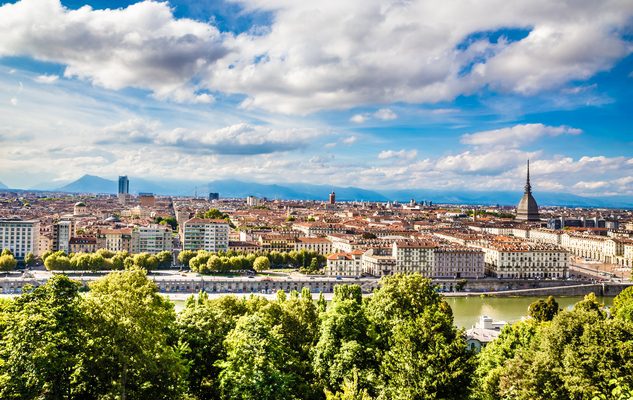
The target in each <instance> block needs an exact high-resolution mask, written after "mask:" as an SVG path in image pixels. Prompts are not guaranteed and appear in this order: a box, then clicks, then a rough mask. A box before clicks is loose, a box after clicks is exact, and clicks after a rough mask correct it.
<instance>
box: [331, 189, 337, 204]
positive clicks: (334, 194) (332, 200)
mask: <svg viewBox="0 0 633 400" xmlns="http://www.w3.org/2000/svg"><path fill="white" fill-rule="evenodd" d="M335 203H336V193H334V191H333V190H332V193H330V204H335Z"/></svg>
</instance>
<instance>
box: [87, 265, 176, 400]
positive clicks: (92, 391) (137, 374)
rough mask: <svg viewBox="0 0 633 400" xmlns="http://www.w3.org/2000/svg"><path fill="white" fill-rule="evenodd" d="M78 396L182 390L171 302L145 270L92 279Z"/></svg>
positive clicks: (159, 394)
mask: <svg viewBox="0 0 633 400" xmlns="http://www.w3.org/2000/svg"><path fill="white" fill-rule="evenodd" d="M84 304H85V313H86V318H87V324H86V326H87V333H88V335H89V337H90V340H89V341H86V343H85V347H86V350H85V357H84V358H83V359H82V360H81V366H82V368H81V370H80V371H79V375H78V376H79V379H80V381H82V382H86V383H85V384H84V385H82V386H81V387H80V388H79V389H80V391H81V393H80V396H78V397H79V398H121V399H125V398H130V399H172V398H177V397H179V396H180V395H181V394H182V392H183V391H184V387H183V385H184V377H185V372H186V369H185V366H184V365H183V362H182V360H181V358H180V352H181V349H180V348H177V347H176V332H175V330H174V328H175V320H176V314H175V312H174V307H173V304H172V303H170V302H169V300H167V299H165V298H164V297H162V296H161V295H160V294H159V293H158V288H157V286H156V284H155V283H154V282H153V281H151V280H149V279H148V278H147V276H146V271H145V270H143V269H139V268H136V267H134V268H132V269H130V270H127V271H117V272H112V273H110V274H108V275H107V276H106V277H104V278H102V279H99V280H97V281H95V282H93V283H92V284H91V285H90V291H89V292H88V294H87V296H86V300H85V303H84Z"/></svg>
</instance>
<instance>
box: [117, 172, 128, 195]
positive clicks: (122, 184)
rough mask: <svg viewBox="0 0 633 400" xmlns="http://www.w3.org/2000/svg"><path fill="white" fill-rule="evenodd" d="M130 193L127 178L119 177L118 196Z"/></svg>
mask: <svg viewBox="0 0 633 400" xmlns="http://www.w3.org/2000/svg"><path fill="white" fill-rule="evenodd" d="M129 193H130V180H129V179H128V178H127V176H119V194H129Z"/></svg>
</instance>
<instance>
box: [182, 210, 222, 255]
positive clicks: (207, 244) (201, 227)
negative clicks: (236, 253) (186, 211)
mask: <svg viewBox="0 0 633 400" xmlns="http://www.w3.org/2000/svg"><path fill="white" fill-rule="evenodd" d="M182 245H183V250H193V251H196V250H206V251H212V252H217V251H226V250H227V249H228V248H229V224H228V222H226V221H225V220H222V219H205V218H192V219H190V220H188V221H185V222H184V223H183V225H182Z"/></svg>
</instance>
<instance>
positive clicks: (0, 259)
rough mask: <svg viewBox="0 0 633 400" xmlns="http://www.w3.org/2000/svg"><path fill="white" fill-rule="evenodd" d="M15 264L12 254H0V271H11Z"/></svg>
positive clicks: (16, 263)
mask: <svg viewBox="0 0 633 400" xmlns="http://www.w3.org/2000/svg"><path fill="white" fill-rule="evenodd" d="M3 253H4V251H3ZM17 265H18V262H17V261H16V260H15V258H14V257H13V255H10V254H3V255H1V256H0V271H13V270H14V269H15V267H16V266H17Z"/></svg>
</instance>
